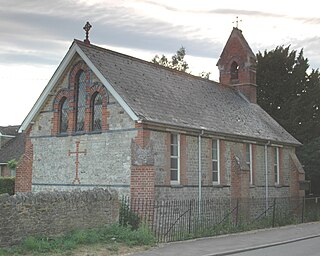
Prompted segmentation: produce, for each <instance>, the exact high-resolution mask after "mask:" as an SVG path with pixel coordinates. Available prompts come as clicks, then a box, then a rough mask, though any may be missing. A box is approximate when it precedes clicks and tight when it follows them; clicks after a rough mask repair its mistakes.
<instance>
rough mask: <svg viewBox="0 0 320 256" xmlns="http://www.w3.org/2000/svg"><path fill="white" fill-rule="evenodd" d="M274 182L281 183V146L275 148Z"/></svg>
mask: <svg viewBox="0 0 320 256" xmlns="http://www.w3.org/2000/svg"><path fill="white" fill-rule="evenodd" d="M273 166H274V182H275V184H279V183H280V177H279V148H278V147H276V148H274V163H273Z"/></svg>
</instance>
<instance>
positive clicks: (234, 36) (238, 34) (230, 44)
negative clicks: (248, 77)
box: [217, 27, 256, 66]
mask: <svg viewBox="0 0 320 256" xmlns="http://www.w3.org/2000/svg"><path fill="white" fill-rule="evenodd" d="M236 45H237V47H235V46H236ZM239 46H241V50H242V53H240V52H239ZM230 51H231V55H237V54H238V55H239V54H241V55H244V54H245V55H247V56H249V57H252V58H254V59H256V57H255V54H254V53H253V51H252V50H251V48H250V46H249V44H248V42H247V40H246V39H245V38H244V36H243V34H242V30H240V29H238V28H235V27H234V28H233V29H232V31H231V34H230V36H229V38H228V40H227V43H226V44H225V46H224V48H223V50H222V53H221V55H220V58H219V60H218V62H217V66H219V65H221V64H222V62H225V61H226V57H227V55H228V56H230Z"/></svg>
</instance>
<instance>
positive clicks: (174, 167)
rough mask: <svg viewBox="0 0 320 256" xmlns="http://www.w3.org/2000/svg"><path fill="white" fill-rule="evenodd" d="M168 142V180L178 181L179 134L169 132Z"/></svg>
mask: <svg viewBox="0 0 320 256" xmlns="http://www.w3.org/2000/svg"><path fill="white" fill-rule="evenodd" d="M170 140H171V142H170V148H171V149H170V152H171V153H170V180H171V184H179V183H180V161H179V159H180V135H179V134H171V139H170Z"/></svg>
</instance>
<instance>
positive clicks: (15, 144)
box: [0, 133, 25, 164]
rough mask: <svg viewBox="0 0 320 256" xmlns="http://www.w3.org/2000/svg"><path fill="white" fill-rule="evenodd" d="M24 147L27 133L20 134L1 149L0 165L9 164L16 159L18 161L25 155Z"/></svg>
mask: <svg viewBox="0 0 320 256" xmlns="http://www.w3.org/2000/svg"><path fill="white" fill-rule="evenodd" d="M24 146H25V133H19V134H17V136H16V137H15V138H13V139H11V140H10V141H8V142H7V143H6V144H5V145H4V146H3V147H2V148H1V149H0V164H4V163H7V162H8V161H10V160H12V159H16V160H17V161H18V160H19V159H20V157H21V156H22V154H23V153H24V148H25V147H24Z"/></svg>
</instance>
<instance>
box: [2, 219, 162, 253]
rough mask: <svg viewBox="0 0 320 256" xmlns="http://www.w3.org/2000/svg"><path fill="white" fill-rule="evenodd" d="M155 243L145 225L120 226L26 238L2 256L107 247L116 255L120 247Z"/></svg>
mask: <svg viewBox="0 0 320 256" xmlns="http://www.w3.org/2000/svg"><path fill="white" fill-rule="evenodd" d="M155 242H156V240H155V238H154V236H153V235H152V234H151V232H150V231H149V229H148V228H147V227H146V226H141V227H139V228H138V229H137V230H132V229H131V227H130V226H127V227H123V226H119V225H118V224H115V225H112V226H108V227H102V228H95V229H89V230H74V231H72V232H69V233H67V234H65V235H63V236H59V237H54V238H49V237H43V236H42V237H32V236H30V237H27V238H26V239H25V240H24V241H23V242H22V243H21V244H19V245H17V246H13V247H10V248H4V249H0V256H7V255H30V254H31V255H47V254H49V253H58V254H65V255H68V253H70V252H71V251H72V250H75V249H77V248H79V247H80V246H86V245H95V244H104V245H105V247H106V248H107V249H108V250H109V251H111V252H117V250H118V248H119V244H124V245H126V246H129V247H131V246H144V245H147V246H152V245H154V244H155Z"/></svg>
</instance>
